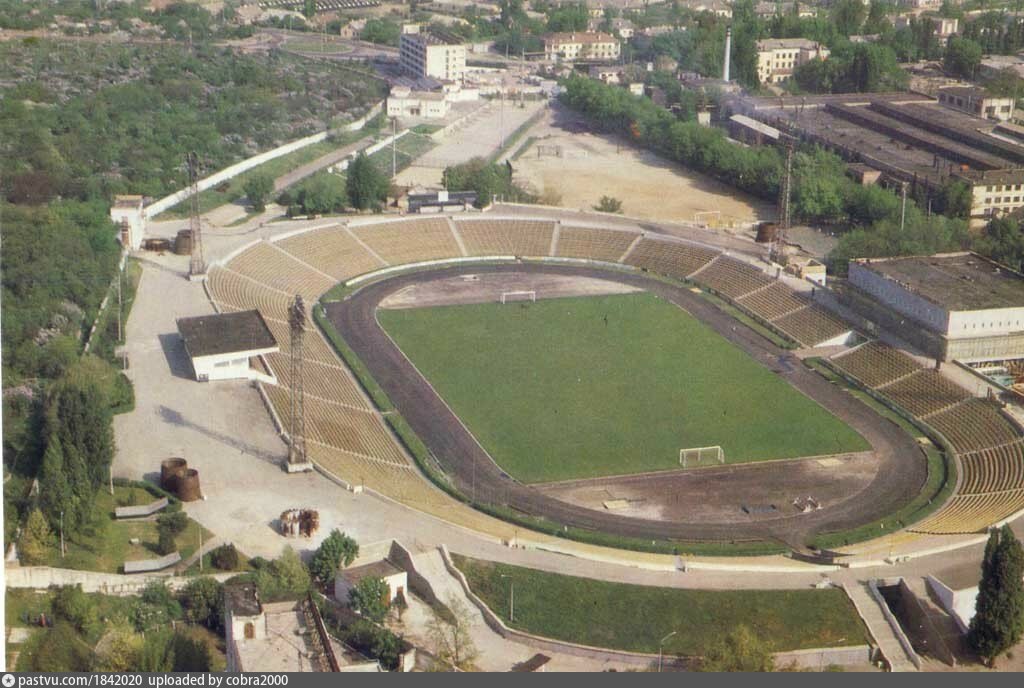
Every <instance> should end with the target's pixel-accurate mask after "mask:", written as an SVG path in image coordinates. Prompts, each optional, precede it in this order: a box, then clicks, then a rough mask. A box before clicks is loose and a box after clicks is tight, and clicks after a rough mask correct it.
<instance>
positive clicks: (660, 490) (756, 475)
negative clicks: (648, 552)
mask: <svg viewBox="0 0 1024 688" xmlns="http://www.w3.org/2000/svg"><path fill="white" fill-rule="evenodd" d="M517 275H518V276H523V277H530V276H534V277H535V276H544V277H552V276H558V277H568V278H581V279H588V280H601V281H604V282H607V283H611V284H614V285H619V286H620V287H621V288H622V291H631V292H634V293H635V292H637V291H643V292H646V293H648V294H651V295H653V296H655V297H657V298H658V299H659V300H661V301H663V302H666V303H668V304H672V305H674V306H676V307H678V308H680V309H682V310H683V311H685V312H686V313H687V314H689V315H690V316H692V317H693V318H695V319H696V320H698V321H699V322H700V323H702V324H703V325H704V326H706V327H708V328H710V330H712V331H713V332H714V333H716V334H717V336H718V338H720V339H721V340H724V341H722V342H721V345H722V346H729V345H732V346H734V347H737V348H738V349H740V350H741V351H742V352H744V353H745V354H746V355H747V356H749V357H750V358H751V359H752V360H753V361H756V362H757V364H758V365H760V366H762V367H765V368H767V369H768V370H770V371H771V372H772V373H773V374H774V375H775V376H776V377H778V378H781V379H782V380H784V381H785V382H786V383H787V384H788V385H790V386H791V387H792V388H794V389H795V390H796V391H797V392H799V393H800V394H802V395H803V396H805V397H807V398H809V399H811V400H813V402H815V403H816V404H817V405H819V406H821V407H822V408H824V409H825V410H827V411H828V412H829V413H831V414H832V415H833V416H835V417H836V418H838V419H839V420H841V421H842V422H843V423H845V424H846V425H848V426H849V427H850V428H852V429H853V430H855V431H856V433H859V435H860V436H861V437H863V438H864V440H866V441H867V443H868V444H869V445H870V448H871V451H870V452H852V453H850V454H849V456H846V457H810V458H802V459H794V460H785V461H763V462H754V463H742V464H730V463H726V464H725V465H721V464H717V463H715V464H714V465H708V466H706V467H705V466H702V467H698V468H695V469H690V468H688V469H685V470H684V469H682V468H680V467H678V466H677V467H676V468H675V469H674V470H662V471H649V472H635V473H631V474H627V475H601V476H598V477H588V478H582V479H575V480H563V481H558V482H537V483H534V484H527V483H525V482H521V481H520V480H516V479H515V478H513V477H512V475H510V473H509V471H507V470H505V469H503V468H502V467H501V466H499V464H498V463H496V462H495V460H494V459H493V458H492V457H491V456H490V455H489V454H488V452H487V451H486V450H485V449H484V447H483V446H482V445H481V443H480V442H478V441H477V438H476V437H474V435H473V434H472V431H471V427H472V426H471V425H470V424H467V423H465V422H464V420H463V419H461V418H460V417H458V416H457V415H456V412H455V411H454V410H453V407H452V406H450V405H449V404H448V403H446V400H445V399H442V398H441V396H440V395H439V393H438V391H437V390H435V387H434V386H433V385H432V384H431V381H430V380H428V379H427V378H426V377H424V375H423V374H421V372H420V371H419V370H418V369H417V367H416V366H415V365H414V362H413V360H412V358H411V357H409V356H407V352H403V351H402V350H401V349H400V348H399V346H398V344H397V343H396V340H394V339H392V337H391V336H390V335H389V333H388V332H386V331H385V329H384V327H383V326H382V325H381V322H380V318H379V317H378V315H379V312H378V309H379V308H380V304H381V302H382V301H385V300H386V299H389V298H393V297H394V296H395V295H396V294H397V293H399V292H403V290H409V289H417V288H423V286H424V285H429V284H430V283H436V282H438V281H440V280H452V279H453V278H456V279H460V280H462V281H464V282H466V283H470V282H472V280H471V279H469V278H470V276H476V277H477V278H482V279H483V281H486V278H487V277H488V276H501V277H504V278H509V277H515V276H517ZM506 281H511V282H515V280H514V279H512V280H508V279H506ZM523 281H524V283H528V282H529V281H530V280H526V279H524V280H523ZM505 291H507V292H512V291H525V292H529V291H536V290H531V289H529V288H526V289H522V290H515V289H506V290H505ZM536 298H537V299H541V300H542V299H543V293H539V294H537V295H536ZM506 300H508V299H506ZM518 300H519V299H518V298H517V301H518ZM533 300H534V297H533V295H531V298H530V299H529V303H527V304H520V303H517V304H516V305H511V306H509V305H506V306H504V307H506V308H523V307H525V308H530V307H533V306H532V305H531V304H532V303H533ZM491 302H492V303H496V302H497V299H494V300H492V301H491ZM431 305H437V304H436V303H435V304H431ZM324 312H325V314H326V316H327V320H328V321H329V323H330V326H332V327H333V328H334V329H335V330H336V332H337V333H338V334H340V335H341V336H342V338H343V339H344V341H345V343H346V344H347V345H348V347H349V348H350V349H351V352H352V353H354V354H355V356H356V357H357V358H358V359H359V360H360V361H361V363H362V365H363V366H365V370H366V371H367V372H368V374H369V375H370V376H372V378H373V380H374V381H375V383H376V384H377V385H379V386H380V388H381V389H382V390H383V391H384V393H386V395H387V397H388V398H389V400H390V402H391V404H392V405H393V406H394V409H395V412H397V414H400V416H401V417H402V418H403V419H404V421H405V423H407V425H408V428H410V429H411V430H412V432H414V433H415V435H416V436H417V437H418V439H419V440H420V441H422V443H423V445H424V446H425V449H426V451H420V452H417V451H411V452H410V453H412V454H413V455H414V457H415V458H416V460H417V463H418V464H419V465H420V468H421V470H422V471H423V472H424V473H425V474H426V475H427V476H429V477H430V479H431V480H432V481H433V482H434V483H435V484H437V485H438V486H440V487H442V488H443V489H445V490H446V491H448V492H450V493H454V494H455V495H457V496H458V498H460V499H463V500H464V501H467V502H469V503H471V504H473V505H474V506H475V507H477V508H479V509H480V510H482V511H485V512H487V513H490V514H492V515H495V516H499V517H503V518H506V519H507V520H510V521H513V522H516V523H519V524H522V525H524V526H527V527H532V528H536V529H539V530H544V531H547V532H553V533H554V532H558V533H565V534H567V535H570V536H571V533H572V532H574V531H575V532H581V533H586V534H588V536H589V537H588V538H586V539H589V540H590V541H595V542H604V543H606V544H610V545H613V546H615V545H621V544H622V540H627V539H632V540H634V541H647V542H651V541H652V540H653V541H660V542H670V543H678V545H679V551H685V550H686V544H687V543H691V544H692V543H724V544H733V545H736V546H737V547H741V548H742V547H743V546H745V545H749V544H753V543H774V546H776V547H777V546H778V543H785V544H786V546H787V547H790V548H792V549H794V550H797V551H802V552H807V548H806V544H807V543H808V542H810V541H811V539H812V538H813V537H814V536H815V535H818V534H821V533H834V532H837V531H847V530H852V529H855V528H858V527H860V526H864V525H865V524H868V523H872V522H875V521H877V520H879V519H883V518H885V517H887V516H889V515H890V514H893V513H894V512H896V511H898V510H899V509H901V508H902V507H904V506H905V505H907V504H908V503H909V502H910V501H911V500H913V498H914V497H915V496H917V495H918V493H919V492H920V491H921V489H922V487H923V486H924V484H925V481H926V478H927V462H926V458H925V456H924V454H923V452H922V449H921V448H920V447H919V446H918V444H917V443H916V442H915V440H914V438H913V437H911V436H910V435H909V434H908V433H907V432H905V431H904V430H903V429H902V428H900V427H899V426H898V425H896V424H895V423H892V422H891V421H889V420H888V419H886V418H883V417H882V416H880V415H879V414H878V413H876V412H875V411H874V410H873V409H872V408H870V407H869V406H867V405H866V404H864V403H863V402H861V401H860V400H858V399H857V398H855V397H854V396H852V395H850V394H849V393H847V392H846V391H845V390H844V389H842V388H841V387H839V386H836V385H833V384H832V383H830V382H829V381H828V380H826V379H825V378H824V377H822V376H821V375H819V374H818V373H816V372H814V371H813V370H811V369H809V368H808V367H806V366H804V365H803V364H801V363H800V362H799V361H797V360H796V359H795V358H794V357H792V355H791V354H790V353H789V352H788V351H787V350H785V349H782V348H780V347H778V346H777V345H775V344H774V343H772V342H770V341H769V340H767V339H766V338H765V337H763V336H762V335H760V334H759V333H757V332H756V331H754V330H753V329H750V328H748V327H747V326H745V325H743V324H742V323H741V322H740V321H738V320H736V319H734V318H733V317H732V316H731V315H729V314H728V313H726V312H725V311H723V310H721V309H720V308H719V307H718V306H716V305H715V304H714V303H713V301H712V300H710V299H707V298H705V297H704V296H703V295H702V294H699V293H694V291H692V290H691V288H690V287H689V286H688V285H684V284H681V283H671V282H667V281H664V280H660V279H655V278H653V277H651V276H648V275H647V274H645V273H641V272H633V271H623V270H621V269H613V268H605V267H600V266H594V265H578V264H573V265H570V264H565V265H562V264H553V263H509V264H494V263H487V264H468V265H467V264H460V265H458V266H448V267H441V268H436V269H428V270H420V271H417V272H408V273H399V274H391V275H387V276H384V277H382V278H380V279H378V280H377V281H369V282H367V283H365V284H363V285H361V286H360V287H359V288H357V289H356V290H355V291H353V292H351V293H349V294H348V295H347V296H346V297H345V298H344V299H343V300H341V301H336V302H326V303H325V304H324ZM448 335H449V336H451V337H458V336H459V332H457V331H452V332H449V333H448ZM644 362H645V361H644V359H642V358H641V359H639V360H631V361H623V362H622V363H621V364H622V365H628V366H642V365H644ZM566 422H569V421H566ZM793 431H794V428H787V427H779V428H778V432H780V433H787V432H793ZM409 444H410V443H409V441H408V439H406V445H407V447H408V446H409ZM726 458H727V459H728V456H727V457H726ZM847 464H848V465H847ZM853 468H856V469H857V470H854V471H852V472H851V469H853ZM865 471H866V473H865ZM513 473H514V472H513ZM848 474H849V475H848ZM853 474H857V475H859V477H856V476H854V477H851V476H852V475H853ZM413 506H415V505H413ZM722 553H728V550H727V549H723V550H722Z"/></svg>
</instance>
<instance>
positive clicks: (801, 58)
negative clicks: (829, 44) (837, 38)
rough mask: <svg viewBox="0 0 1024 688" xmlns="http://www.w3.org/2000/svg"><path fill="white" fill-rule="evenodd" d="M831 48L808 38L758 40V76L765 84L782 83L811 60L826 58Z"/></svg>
mask: <svg viewBox="0 0 1024 688" xmlns="http://www.w3.org/2000/svg"><path fill="white" fill-rule="evenodd" d="M828 56H829V50H828V48H826V47H825V46H823V45H822V44H821V43H818V42H817V41H812V40H810V39H807V38H770V39H767V40H763V41H758V42H757V78H758V80H760V82H761V83H763V84H780V83H782V82H784V81H788V80H789V79H790V78H791V77H792V76H793V71H794V70H795V69H796V68H797V67H799V66H800V65H802V64H805V63H807V62H810V61H811V60H824V59H825V58H827V57H828Z"/></svg>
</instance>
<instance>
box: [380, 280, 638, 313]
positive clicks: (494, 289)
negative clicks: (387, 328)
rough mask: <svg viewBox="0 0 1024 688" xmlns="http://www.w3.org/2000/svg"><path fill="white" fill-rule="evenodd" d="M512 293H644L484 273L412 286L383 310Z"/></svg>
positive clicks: (488, 299) (598, 283)
mask: <svg viewBox="0 0 1024 688" xmlns="http://www.w3.org/2000/svg"><path fill="white" fill-rule="evenodd" d="M512 291H524V292H529V291H532V292H535V294H536V298H537V299H557V298H563V297H569V296H604V295H606V294H629V293H632V292H636V291H641V290H640V289H638V288H636V287H632V286H629V285H627V284H621V283H618V282H609V281H607V280H601V279H594V278H591V277H575V276H572V277H570V276H564V275H544V274H527V273H482V274H468V275H458V276H457V277H448V278H445V279H439V280H433V281H429V282H419V283H417V284H410V285H409V286H407V287H403V288H402V289H399V290H398V291H396V292H394V293H393V294H390V295H389V296H388V297H387V298H385V299H384V300H383V301H381V303H380V307H381V308H425V307H429V306H452V305H456V304H468V303H494V302H497V301H501V295H502V294H508V292H512ZM508 298H509V299H517V300H524V299H526V300H528V299H529V296H528V295H526V294H522V295H509V297H508Z"/></svg>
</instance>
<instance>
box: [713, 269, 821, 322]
mask: <svg viewBox="0 0 1024 688" xmlns="http://www.w3.org/2000/svg"><path fill="white" fill-rule="evenodd" d="M701 276H703V273H701ZM736 301H737V303H739V304H740V305H741V306H743V307H744V308H746V309H747V310H748V311H750V312H751V313H753V314H754V315H757V316H759V317H761V318H763V319H765V320H767V321H768V322H772V321H773V320H777V319H779V318H781V317H783V316H785V315H789V314H790V313H793V312H794V311H798V310H800V309H801V308H804V307H805V306H807V305H808V301H807V300H806V299H803V298H801V297H800V296H798V295H797V293H796V292H795V291H794V290H792V289H790V288H789V287H788V286H786V285H785V284H783V283H782V282H778V281H776V282H773V283H772V284H770V285H769V286H768V287H766V288H764V289H758V290H756V291H753V292H751V293H749V294H746V295H745V296H741V297H740V298H738V299H737V300H736Z"/></svg>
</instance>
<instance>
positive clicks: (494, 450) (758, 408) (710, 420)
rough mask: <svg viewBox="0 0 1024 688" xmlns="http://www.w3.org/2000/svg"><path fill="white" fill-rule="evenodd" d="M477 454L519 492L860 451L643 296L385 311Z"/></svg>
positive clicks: (800, 402) (855, 442) (836, 423)
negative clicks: (716, 458) (687, 467)
mask: <svg viewBox="0 0 1024 688" xmlns="http://www.w3.org/2000/svg"><path fill="white" fill-rule="evenodd" d="M378 317H379V319H380V322H381V324H382V326H383V327H384V328H385V330H386V331H387V332H388V333H389V334H390V335H391V336H392V337H393V338H394V339H395V341H396V342H397V343H398V345H399V346H400V347H401V348H402V350H403V351H404V352H405V353H406V355H408V356H409V358H410V359H411V360H412V362H413V363H414V364H415V365H416V366H417V367H418V368H419V370H420V371H421V372H422V373H423V374H424V375H425V376H426V377H427V379H428V380H430V381H431V383H432V384H433V385H434V387H435V389H436V390H437V391H438V393H440V394H441V396H442V397H443V398H444V399H445V401H447V402H448V404H449V405H450V406H451V407H452V409H453V410H454V411H455V413H456V414H457V415H458V416H459V417H460V418H461V419H462V421H463V422H464V423H465V424H466V425H467V427H469V429H470V430H471V431H472V432H473V434H474V435H475V437H476V438H477V439H478V440H479V441H480V443H481V444H482V445H483V447H484V448H485V449H486V450H487V451H488V452H489V453H490V455H491V456H492V457H493V458H494V460H495V461H497V462H498V464H500V465H501V466H502V468H504V469H505V470H506V471H508V472H509V473H510V474H511V475H513V476H514V477H515V478H517V479H519V480H521V481H523V482H527V483H535V482H547V481H553V480H566V479H572V478H585V477H594V476H602V475H618V474H627V473H635V472H639V471H650V470H659V469H670V468H678V467H679V449H680V448H682V447H699V446H709V445H721V446H722V447H723V448H724V450H725V455H726V460H727V461H728V462H730V463H739V462H747V461H763V460H769V459H782V458H792V457H800V456H815V455H822V454H835V453H840V452H849V451H861V450H866V449H869V448H870V447H869V445H868V444H867V442H865V441H864V439H863V438H862V437H861V436H860V435H859V434H857V433H856V432H855V431H854V430H853V429H851V428H850V427H849V426H847V425H846V424H845V423H843V422H842V421H840V420H839V419H838V418H836V417H835V416H833V415H832V414H830V413H829V412H827V411H826V410H825V409H823V408H822V407H821V406H819V405H818V404H817V403H815V402H814V401H812V400H810V399H809V398H807V397H806V396H804V395H803V394H801V393H800V392H798V391H797V390H795V389H794V388H793V387H791V386H790V385H789V384H788V383H786V382H785V381H784V380H781V379H779V378H778V377H776V376H775V375H774V374H773V373H772V372H771V371H769V370H768V369H767V368H765V367H763V366H761V365H760V364H758V363H757V362H755V361H754V360H753V359H751V358H750V357H749V356H748V355H747V354H746V353H745V352H743V351H741V350H740V349H738V348H736V347H735V346H733V345H732V344H730V343H728V342H727V341H725V340H724V339H723V338H722V337H720V336H719V335H718V334H716V333H715V332H714V331H712V330H711V329H710V328H708V327H707V326H705V325H704V324H702V323H701V322H699V321H698V320H696V319H695V318H693V317H692V316H690V315H689V314H687V313H685V312H684V311H682V310H681V309H679V308H677V307H676V306H674V305H672V304H670V303H666V302H664V301H662V300H660V299H658V298H656V297H655V296H653V295H651V294H647V293H639V294H626V295H615V296H605V297H586V298H571V299H550V300H541V301H538V302H537V303H535V304H529V305H526V304H514V305H506V306H502V305H500V304H479V305H468V306H444V307H437V308H419V309H407V310H381V311H379V313H378Z"/></svg>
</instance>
